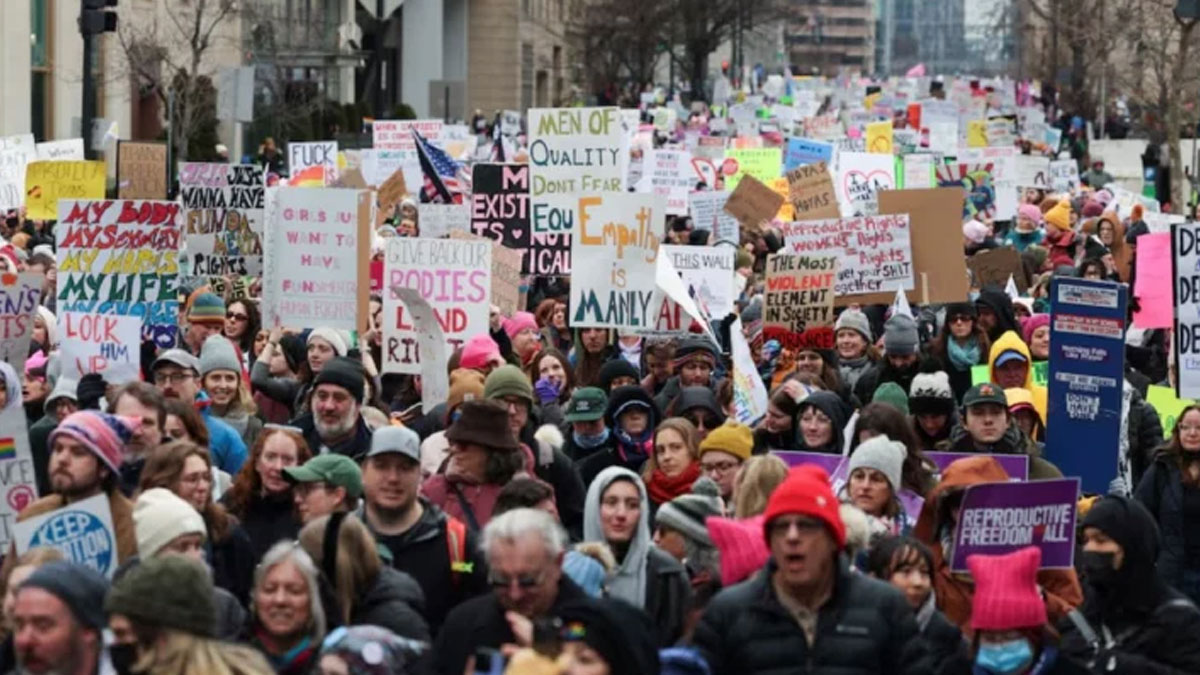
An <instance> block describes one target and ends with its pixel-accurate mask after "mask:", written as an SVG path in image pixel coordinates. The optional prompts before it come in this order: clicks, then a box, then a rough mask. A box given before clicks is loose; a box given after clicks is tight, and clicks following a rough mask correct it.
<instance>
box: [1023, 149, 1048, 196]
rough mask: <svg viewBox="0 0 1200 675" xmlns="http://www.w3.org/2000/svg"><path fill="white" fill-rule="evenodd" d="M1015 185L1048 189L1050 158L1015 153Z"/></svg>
mask: <svg viewBox="0 0 1200 675" xmlns="http://www.w3.org/2000/svg"><path fill="white" fill-rule="evenodd" d="M1017 187H1022V188H1037V189H1039V190H1049V189H1050V158H1049V157H1041V156H1038V155H1017Z"/></svg>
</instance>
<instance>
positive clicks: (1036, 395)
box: [988, 331, 1047, 420]
mask: <svg viewBox="0 0 1200 675" xmlns="http://www.w3.org/2000/svg"><path fill="white" fill-rule="evenodd" d="M1010 351H1015V352H1017V353H1019V354H1021V355H1022V356H1024V357H1025V362H1026V363H1028V364H1029V368H1028V370H1027V371H1026V373H1025V384H1023V385H1021V388H1022V389H1027V390H1029V393H1030V394H1032V395H1033V407H1034V408H1036V409H1037V412H1038V415H1039V416H1040V417H1041V418H1042V419H1043V420H1044V419H1046V410H1047V408H1046V388H1045V387H1043V386H1040V385H1037V384H1034V383H1033V355H1032V354H1030V353H1029V345H1027V344H1025V341H1024V340H1022V339H1021V336H1020V334H1018V333H1017V332H1015V331H1005V332H1004V334H1003V335H1001V336H1000V338H999V339H998V340H996V341H995V342H993V343H992V350H991V351H990V352H988V378H989V379H990V381H991V382H995V381H996V359H998V358H1000V355H1001V354H1003V353H1004V352H1010Z"/></svg>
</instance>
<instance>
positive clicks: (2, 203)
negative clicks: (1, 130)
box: [0, 134, 37, 211]
mask: <svg viewBox="0 0 1200 675" xmlns="http://www.w3.org/2000/svg"><path fill="white" fill-rule="evenodd" d="M35 160H37V150H36V146H35V145H34V142H33V134H18V135H16V136H0V210H5V211H7V210H8V209H15V208H19V207H20V206H21V205H22V204H24V203H25V167H26V166H27V165H28V164H29V163H30V162H33V161H35Z"/></svg>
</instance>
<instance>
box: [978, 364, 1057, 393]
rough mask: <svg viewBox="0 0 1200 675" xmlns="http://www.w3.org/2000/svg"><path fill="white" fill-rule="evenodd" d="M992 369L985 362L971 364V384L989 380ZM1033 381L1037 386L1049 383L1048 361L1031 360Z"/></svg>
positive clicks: (1044, 385)
mask: <svg viewBox="0 0 1200 675" xmlns="http://www.w3.org/2000/svg"><path fill="white" fill-rule="evenodd" d="M991 372H992V369H991V366H989V365H988V364H986V363H981V364H979V365H977V366H971V386H975V385H977V384H983V383H984V382H991V381H992V375H991ZM1033 383H1034V384H1035V385H1037V386H1039V387H1046V386H1048V385H1049V384H1050V362H1049V361H1034V362H1033Z"/></svg>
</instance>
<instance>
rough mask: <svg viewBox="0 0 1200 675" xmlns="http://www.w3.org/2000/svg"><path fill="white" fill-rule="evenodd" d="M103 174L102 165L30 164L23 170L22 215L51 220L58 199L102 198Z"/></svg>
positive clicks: (52, 162) (70, 163)
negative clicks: (23, 196)
mask: <svg viewBox="0 0 1200 675" xmlns="http://www.w3.org/2000/svg"><path fill="white" fill-rule="evenodd" d="M104 172H105V169H104V162H87V161H84V162H79V161H36V162H30V163H29V165H28V166H26V167H25V216H26V217H27V218H29V219H30V220H54V219H55V218H57V217H58V202H59V200H60V199H104Z"/></svg>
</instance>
